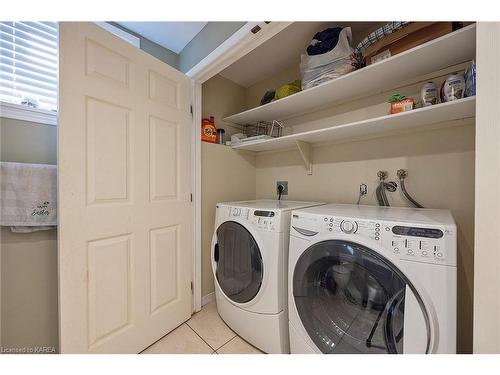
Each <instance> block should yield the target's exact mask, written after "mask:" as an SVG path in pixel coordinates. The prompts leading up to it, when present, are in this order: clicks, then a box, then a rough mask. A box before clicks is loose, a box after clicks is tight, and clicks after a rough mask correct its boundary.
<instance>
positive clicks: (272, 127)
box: [243, 120, 283, 138]
mask: <svg viewBox="0 0 500 375" xmlns="http://www.w3.org/2000/svg"><path fill="white" fill-rule="evenodd" d="M243 134H245V135H246V136H247V137H256V136H259V135H267V136H270V137H273V138H278V137H281V136H282V135H283V124H282V123H281V122H280V121H277V120H273V121H259V122H257V123H255V124H248V125H245V126H244V127H243Z"/></svg>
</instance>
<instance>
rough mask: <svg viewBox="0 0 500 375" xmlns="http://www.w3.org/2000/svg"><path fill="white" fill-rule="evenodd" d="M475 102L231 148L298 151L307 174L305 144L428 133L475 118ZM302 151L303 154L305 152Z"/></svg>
mask: <svg viewBox="0 0 500 375" xmlns="http://www.w3.org/2000/svg"><path fill="white" fill-rule="evenodd" d="M475 112H476V98H475V97H470V98H464V99H460V100H455V101H452V102H448V103H441V104H437V105H434V106H430V107H424V108H419V109H415V110H412V111H409V112H402V113H398V114H394V115H386V116H381V117H375V118H371V119H367V120H362V121H356V122H351V123H347V124H342V125H337V126H333V127H330V128H323V129H318V130H311V131H307V132H302V133H296V134H291V135H286V136H283V137H280V138H273V139H266V140H260V141H255V142H251V141H250V142H246V143H241V144H237V145H234V146H232V147H233V148H234V149H239V150H249V151H272V150H283V149H290V148H294V147H298V148H299V151H300V152H301V156H302V159H303V160H304V163H305V165H306V168H307V169H308V171H309V172H310V170H311V168H310V164H311V155H310V149H309V148H308V147H306V145H305V144H306V143H309V144H311V143H325V142H336V141H347V140H349V139H352V140H358V139H363V138H373V137H377V136H383V135H389V134H391V135H392V134H397V133H398V132H408V131H412V130H415V131H417V130H424V129H425V130H427V129H432V128H433V127H437V126H441V125H440V124H442V123H444V122H449V121H456V120H461V119H468V118H472V117H474V116H475ZM304 150H305V151H304Z"/></svg>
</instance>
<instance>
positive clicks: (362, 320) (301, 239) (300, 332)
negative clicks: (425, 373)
mask: <svg viewBox="0 0 500 375" xmlns="http://www.w3.org/2000/svg"><path fill="white" fill-rule="evenodd" d="M456 236H457V230H456V226H455V222H454V220H453V217H452V215H451V214H450V212H449V211H447V210H432V209H412V208H393V207H374V206H353V205H325V206H320V207H314V208H307V209H303V210H297V211H293V213H292V219H291V230H290V251H289V287H288V291H289V297H288V299H289V329H290V347H291V352H292V353H331V354H335V353H342V354H346V353H355V354H363V353H455V352H456V312H457V309H456V302H457V268H456V260H457V252H456Z"/></svg>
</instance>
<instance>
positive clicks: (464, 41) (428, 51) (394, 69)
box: [224, 24, 476, 125]
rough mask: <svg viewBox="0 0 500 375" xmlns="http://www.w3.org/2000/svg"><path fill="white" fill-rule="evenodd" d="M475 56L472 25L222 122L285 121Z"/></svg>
mask: <svg viewBox="0 0 500 375" xmlns="http://www.w3.org/2000/svg"><path fill="white" fill-rule="evenodd" d="M475 53H476V25H475V24H472V25H469V26H467V27H464V28H462V29H460V30H457V31H455V32H453V33H450V34H447V35H444V36H442V37H440V38H437V39H434V40H432V41H430V42H427V43H424V44H422V45H420V46H418V47H415V48H412V49H410V50H408V51H405V52H402V53H400V54H398V55H396V56H393V57H390V58H389V59H387V60H383V61H380V62H378V63H375V64H373V65H369V66H367V67H365V68H362V69H359V70H356V71H354V72H352V73H349V74H346V75H344V76H342V77H339V78H337V79H334V80H331V81H329V82H326V83H324V84H322V85H319V86H316V87H313V88H310V89H308V90H304V91H301V92H299V93H297V94H294V95H291V96H288V97H286V98H283V99H280V100H277V101H275V102H271V103H268V104H265V105H262V106H260V107H256V108H253V109H249V110H247V111H244V112H241V113H237V114H235V115H232V116H229V117H226V118H225V119H224V121H227V122H232V123H234V124H240V125H245V124H251V123H255V122H257V121H272V120H286V119H289V118H292V117H296V116H299V115H302V114H305V113H309V112H312V111H314V110H315V109H318V108H322V107H325V106H327V105H333V104H335V103H338V102H340V101H344V100H347V99H350V98H355V97H359V96H360V95H362V94H366V93H373V92H383V91H385V90H387V89H390V88H392V87H394V86H395V85H397V84H398V83H401V82H404V81H407V80H410V79H413V78H415V77H418V76H422V75H425V74H429V73H431V72H434V71H437V70H440V69H443V68H446V67H449V66H452V65H456V64H460V63H463V62H467V61H470V60H472V59H474V58H475Z"/></svg>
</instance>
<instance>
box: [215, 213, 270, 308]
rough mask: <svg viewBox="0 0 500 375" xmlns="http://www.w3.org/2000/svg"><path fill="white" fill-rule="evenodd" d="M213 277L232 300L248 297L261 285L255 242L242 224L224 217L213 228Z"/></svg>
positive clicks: (257, 247)
mask: <svg viewBox="0 0 500 375" xmlns="http://www.w3.org/2000/svg"><path fill="white" fill-rule="evenodd" d="M214 260H215V262H216V271H215V277H216V279H217V282H218V284H219V286H220V288H221V289H222V291H223V292H224V294H225V295H226V296H227V297H229V298H230V299H231V300H232V301H234V302H238V303H245V302H249V301H251V300H252V299H253V298H254V297H255V296H256V294H257V293H258V292H259V290H260V286H261V285H262V276H263V266H262V256H261V253H260V251H259V246H258V245H257V242H256V241H255V239H254V238H253V236H252V235H251V234H250V232H249V231H248V230H247V229H245V227H244V226H242V225H240V224H238V223H236V222H234V221H227V222H225V223H223V224H221V225H220V226H219V228H218V229H217V244H216V245H215V248H214Z"/></svg>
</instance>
